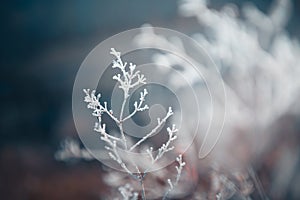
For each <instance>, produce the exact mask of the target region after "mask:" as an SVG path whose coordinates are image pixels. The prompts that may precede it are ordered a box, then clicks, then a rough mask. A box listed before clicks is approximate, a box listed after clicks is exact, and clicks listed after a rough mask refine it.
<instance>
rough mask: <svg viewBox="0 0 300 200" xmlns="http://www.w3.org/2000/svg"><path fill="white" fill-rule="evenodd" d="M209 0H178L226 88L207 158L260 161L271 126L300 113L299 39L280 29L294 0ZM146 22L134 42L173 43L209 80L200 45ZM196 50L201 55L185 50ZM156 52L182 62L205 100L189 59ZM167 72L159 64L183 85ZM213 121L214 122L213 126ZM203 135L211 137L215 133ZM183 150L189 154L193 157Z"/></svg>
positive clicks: (161, 58)
mask: <svg viewBox="0 0 300 200" xmlns="http://www.w3.org/2000/svg"><path fill="white" fill-rule="evenodd" d="M208 4H209V1H208V0H182V1H180V5H179V11H180V14H182V15H183V16H185V17H195V18H196V19H197V21H198V23H199V32H198V33H194V34H192V38H193V39H195V40H196V41H197V42H198V44H199V45H200V46H201V47H203V49H205V51H206V52H207V53H208V55H209V56H210V57H211V58H212V60H213V61H214V62H215V64H216V65H217V67H218V70H219V71H220V74H221V77H222V79H223V81H224V87H225V90H226V95H227V98H226V99H227V101H226V102H227V105H226V122H225V126H224V129H223V133H222V134H223V136H222V138H221V140H219V142H218V145H217V146H216V148H215V150H214V151H213V152H212V156H211V159H212V160H213V161H214V162H223V163H226V164H227V165H230V166H231V167H233V166H234V167H236V168H242V167H247V165H249V166H250V165H251V163H252V162H256V163H259V160H257V159H258V158H259V155H263V153H264V152H265V151H266V149H268V148H269V147H270V146H271V145H272V141H273V140H274V137H273V135H272V131H270V130H269V129H270V127H271V125H272V124H273V123H274V122H276V120H278V118H280V117H281V116H283V115H285V114H287V113H289V112H290V113H294V114H299V113H300V112H299V111H300V109H299V106H297V101H298V98H299V95H300V79H299V76H300V62H299V57H300V46H299V42H298V40H296V39H292V38H291V37H290V36H289V34H288V33H287V32H286V31H285V30H284V28H285V25H286V23H287V21H288V17H289V15H290V11H291V10H290V7H291V4H290V1H289V0H276V1H275V2H274V3H273V6H272V8H271V9H270V11H269V13H268V14H265V13H263V12H261V11H260V10H259V9H257V8H256V7H255V6H253V5H251V4H247V5H246V6H244V7H243V8H242V10H241V11H239V10H238V8H237V6H235V5H234V4H228V5H226V6H224V7H223V8H222V9H220V10H215V9H213V8H211V6H209V5H208ZM147 26H148V28H147V29H145V30H144V31H142V32H141V33H140V35H138V36H137V37H136V38H135V41H136V43H137V45H138V46H145V45H148V44H151V46H152V47H157V48H158V49H165V48H164V47H168V49H170V48H171V49H173V50H174V51H175V52H177V53H179V54H180V55H182V56H183V57H185V58H188V60H192V61H193V62H195V63H198V65H197V66H199V70H200V71H201V72H202V74H204V77H207V81H211V82H213V81H214V79H212V80H210V77H211V76H210V75H211V73H212V71H211V70H210V69H211V68H213V66H210V65H208V63H207V62H206V60H205V59H202V58H203V56H202V52H189V49H188V48H186V47H185V44H184V41H181V40H180V39H179V38H176V37H172V38H171V37H170V38H167V37H164V36H163V35H159V34H157V33H155V29H152V30H151V29H149V27H151V26H150V25H147ZM187 26H188V25H187ZM187 28H188V27H187ZM193 29H195V27H193ZM197 53H198V54H199V60H195V59H193V58H192V57H191V56H190V55H191V54H192V55H197ZM201 56H202V57H201ZM153 59H154V61H155V62H156V63H159V64H165V65H167V66H174V69H175V68H178V66H180V67H181V68H180V70H181V71H180V73H182V74H184V76H186V77H188V78H189V79H190V80H192V82H193V85H194V87H195V88H196V91H197V93H198V94H199V95H200V96H201V95H202V96H203V98H202V102H199V104H200V106H203V107H209V105H208V104H207V102H208V100H207V101H206V99H205V91H204V90H206V88H205V87H203V86H204V84H203V80H200V79H199V78H198V77H197V74H195V73H193V69H192V67H191V66H189V65H188V63H187V62H183V61H182V60H181V59H179V58H178V57H176V56H174V55H173V54H171V53H160V54H156V55H155V56H154V57H153ZM165 69H166V68H165ZM172 71H173V70H170V71H166V70H164V71H163V70H162V73H168V76H169V77H170V79H169V80H166V81H168V82H169V84H174V85H176V86H177V88H178V91H181V92H184V89H185V88H184V87H182V85H180V83H179V82H176V80H173V79H172V74H171V73H172ZM213 90H214V88H212V91H213ZM216 97H218V94H216ZM220 99H221V98H220ZM222 103H223V102H220V105H218V101H216V102H214V105H213V106H214V113H213V114H214V115H216V116H218V115H221V114H222V113H221V112H223V110H222V109H219V108H222ZM183 106H184V105H183ZM210 114H211V113H209V112H208V113H201V119H200V120H201V121H202V123H201V125H202V126H206V125H207V122H208V121H209V119H210ZM191 120H192V119H191ZM189 121H190V120H188V119H186V120H185V123H184V124H183V125H182V126H181V128H183V129H184V130H188V127H189V124H188V123H189ZM221 122H222V121H220V122H219V123H221ZM217 125H218V122H216V123H215V124H213V126H212V127H211V129H213V128H214V126H217ZM204 129H205V127H203V128H202V129H201V127H200V130H204ZM186 132H187V131H186ZM208 137H209V138H211V140H212V141H213V140H214V139H215V138H216V135H214V134H211V135H209V136H208ZM203 139H204V138H203V135H201V134H199V136H198V137H197V138H196V140H197V142H196V143H195V144H196V145H197V144H201V143H202V141H203ZM233 146H234V147H235V148H232V147H233ZM197 148H198V149H199V147H197ZM186 156H187V157H188V156H190V157H191V159H194V157H195V156H194V155H186ZM297 156H298V157H299V153H297V154H294V161H290V162H289V163H285V164H284V166H295V162H296V160H297ZM189 163H190V161H189ZM228 163H230V164H228ZM277 174H283V173H277ZM287 177H290V176H287ZM282 182H283V183H288V182H289V181H288V180H286V181H282ZM256 187H259V186H257V185H256ZM281 187H287V185H285V186H282V185H281ZM260 189H261V188H260ZM277 189H279V187H277ZM261 196H263V195H261ZM262 198H263V197H262Z"/></svg>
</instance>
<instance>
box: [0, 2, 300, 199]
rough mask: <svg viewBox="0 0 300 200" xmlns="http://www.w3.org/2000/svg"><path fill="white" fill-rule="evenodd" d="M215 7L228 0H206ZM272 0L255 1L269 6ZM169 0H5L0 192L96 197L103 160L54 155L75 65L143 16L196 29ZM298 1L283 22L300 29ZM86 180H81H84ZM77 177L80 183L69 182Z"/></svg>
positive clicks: (66, 132) (67, 115)
mask: <svg viewBox="0 0 300 200" xmlns="http://www.w3.org/2000/svg"><path fill="white" fill-rule="evenodd" d="M211 2H212V3H211V6H212V7H215V8H216V9H218V8H220V7H222V6H223V5H224V4H225V3H227V2H234V3H236V4H238V5H242V4H243V3H244V2H246V1H240V0H234V1H223V0H219V1H217V0H214V1H211ZM271 2H272V1H271V0H259V1H252V3H254V4H255V5H256V6H258V7H259V8H260V9H261V10H263V11H267V9H268V8H269V6H270V5H271ZM177 6H178V1H174V0H164V1H161V0H152V1H146V0H144V1H141V0H126V1H125V0H124V1H116V0H102V1H98V0H91V1H86V0H73V1H71V0H51V1H49V0H48V1H46V0H40V1H38V0H27V1H25V0H19V1H16V0H12V1H6V2H2V3H1V6H0V13H1V32H0V38H1V39H0V40H1V68H0V101H1V103H0V137H1V139H0V199H71V198H72V199H97V198H99V196H101V193H102V192H103V191H105V188H103V186H102V183H101V175H99V177H98V176H97V175H95V174H97V173H99V174H100V173H101V172H100V170H99V169H98V168H99V166H100V163H98V162H94V163H92V164H91V165H89V166H88V165H87V164H85V163H79V164H78V165H69V164H65V163H61V162H57V161H55V160H54V152H55V151H56V150H57V149H58V148H59V144H60V141H61V140H62V139H64V138H66V137H77V133H76V130H75V128H74V124H73V119H72V110H71V95H72V87H73V81H74V79H75V76H76V72H77V70H78V69H79V66H80V64H81V62H82V61H83V60H84V58H85V56H86V55H87V54H88V53H89V52H90V51H91V50H92V49H93V48H94V47H95V46H96V45H97V44H98V43H100V42H101V41H102V40H104V39H106V38H108V37H110V36H112V35H114V34H117V33H119V32H121V31H124V30H127V29H130V28H137V27H140V26H141V25H143V24H144V23H151V24H152V25H153V26H162V27H167V28H173V29H177V30H180V31H183V32H186V33H188V32H189V31H190V30H195V27H193V25H194V24H193V22H194V21H195V19H185V18H183V17H181V16H179V14H178V10H177ZM299 11H300V2H299V1H298V0H295V1H294V5H293V15H292V17H291V20H290V22H289V24H288V27H287V29H288V31H289V33H290V35H292V37H297V36H299V33H300V31H299V27H300V22H299V19H300V18H299V13H300V12H299ZM85 180H86V181H85ZM74 183H78V184H74Z"/></svg>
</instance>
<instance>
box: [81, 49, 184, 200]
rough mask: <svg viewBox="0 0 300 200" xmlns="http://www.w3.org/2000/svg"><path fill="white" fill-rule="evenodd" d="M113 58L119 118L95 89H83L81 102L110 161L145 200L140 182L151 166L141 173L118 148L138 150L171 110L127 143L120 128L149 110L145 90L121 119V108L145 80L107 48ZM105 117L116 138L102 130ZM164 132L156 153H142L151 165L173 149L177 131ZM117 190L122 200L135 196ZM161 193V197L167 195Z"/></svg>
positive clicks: (178, 160) (180, 160)
mask: <svg viewBox="0 0 300 200" xmlns="http://www.w3.org/2000/svg"><path fill="white" fill-rule="evenodd" d="M110 53H111V54H112V55H113V56H115V58H116V59H115V60H113V64H112V68H113V69H118V70H119V72H120V73H118V74H116V75H114V76H113V77H112V78H113V79H114V80H116V81H117V83H118V85H119V86H118V87H119V89H121V90H122V91H123V101H122V105H121V110H120V115H119V116H115V114H114V112H113V111H112V110H110V109H109V108H108V105H107V102H103V103H101V102H100V98H101V94H96V91H95V90H92V91H91V90H90V89H84V90H83V91H84V93H85V98H84V101H85V102H86V103H87V108H89V109H91V110H92V111H93V112H92V115H93V116H95V117H96V118H97V122H95V126H94V131H96V132H98V133H100V135H101V140H102V141H104V142H105V149H106V150H107V152H108V155H109V157H110V158H111V159H112V160H114V161H115V162H116V163H118V164H119V166H120V167H121V168H122V169H123V170H124V171H125V172H126V173H127V174H129V175H130V176H131V177H133V178H134V179H136V180H138V181H139V183H140V186H141V188H142V189H141V190H142V194H141V195H142V198H143V199H146V194H145V186H144V179H145V177H146V175H147V174H148V172H149V170H151V166H148V168H147V169H145V170H144V171H141V169H140V167H139V166H138V164H137V163H135V162H133V161H132V159H130V158H128V157H127V156H124V155H123V154H121V153H120V149H122V150H125V151H129V152H137V151H136V150H137V148H139V147H140V146H141V145H142V143H144V142H145V141H146V140H147V139H149V138H150V137H152V136H153V135H155V134H156V133H157V132H158V130H159V129H160V128H161V127H162V126H163V125H164V124H165V123H166V122H167V120H168V118H170V117H171V116H172V115H173V111H172V108H171V107H169V109H168V111H167V114H166V115H165V116H164V117H163V118H158V119H157V125H156V126H155V127H154V128H153V129H152V130H151V131H150V132H149V133H148V134H146V135H145V136H144V137H142V138H141V139H140V140H138V141H137V142H136V143H135V144H131V143H132V141H131V140H130V139H129V138H128V136H126V135H125V131H124V129H123V123H124V122H126V120H128V119H130V118H131V117H133V116H134V115H135V114H136V113H137V112H142V111H145V110H147V109H149V107H148V105H144V102H145V98H146V96H147V95H148V91H147V90H146V89H144V90H143V91H142V92H140V98H139V101H135V102H134V110H133V112H131V113H130V114H128V115H127V116H124V115H123V114H124V109H125V105H126V103H127V101H128V98H129V97H130V95H131V94H132V91H133V90H134V88H136V87H137V86H140V85H143V84H145V83H146V78H145V77H144V75H143V74H141V72H140V71H138V70H136V65H135V64H133V63H129V65H127V62H123V60H122V58H121V53H120V52H117V51H116V50H115V49H114V48H112V49H111V52H110ZM104 114H106V115H108V116H109V117H110V118H111V119H112V120H113V121H114V122H115V123H116V125H117V126H118V128H119V132H120V135H119V136H117V135H112V134H110V133H109V132H108V130H107V129H106V124H105V123H103V122H102V116H103V115H104ZM167 132H168V140H167V141H166V142H165V143H163V144H162V146H161V147H160V148H159V149H158V152H157V153H156V154H155V153H154V152H153V147H149V148H148V149H147V150H146V153H147V155H148V156H149V159H150V160H151V164H152V165H155V164H156V163H157V161H158V160H160V159H162V157H163V156H164V155H165V154H166V153H167V152H169V151H171V150H173V149H174V146H173V142H174V140H176V139H177V135H176V134H177V132H178V129H177V128H176V126H175V124H173V125H172V127H168V128H167ZM130 162H131V163H133V165H134V168H135V171H133V170H132V169H131V168H130V167H128V165H129V163H130ZM177 162H178V163H179V166H178V167H176V169H177V178H176V181H175V182H174V184H172V182H171V180H170V179H168V183H169V184H170V186H172V187H171V188H170V189H169V190H168V191H169V192H170V191H171V190H172V189H173V188H174V187H175V186H176V185H177V183H178V181H179V178H180V176H181V171H182V168H183V166H184V165H185V163H184V162H183V161H182V156H181V155H179V157H178V158H177ZM119 191H120V192H121V194H122V196H123V198H124V199H130V198H131V199H132V198H134V197H135V195H134V194H135V193H134V194H132V193H131V190H129V188H128V187H120V188H119ZM169 192H168V193H169ZM168 193H166V194H165V197H166V196H167V195H168ZM133 196H134V197H133Z"/></svg>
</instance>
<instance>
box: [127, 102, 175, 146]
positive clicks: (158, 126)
mask: <svg viewBox="0 0 300 200" xmlns="http://www.w3.org/2000/svg"><path fill="white" fill-rule="evenodd" d="M173 114H174V113H173V111H172V108H171V107H169V110H168V113H167V115H166V116H165V117H164V118H163V119H162V120H160V119H158V124H157V126H156V127H155V128H154V129H152V131H150V133H148V134H147V135H145V136H144V137H143V138H142V139H140V140H139V141H138V142H137V143H135V144H134V145H133V146H132V147H130V149H129V150H130V151H132V150H133V149H135V148H136V147H137V146H139V145H140V144H141V143H142V142H144V141H145V140H147V139H148V138H149V137H151V136H152V135H154V134H155V133H156V131H157V130H158V129H159V128H160V127H161V126H162V125H163V124H164V123H165V122H166V121H167V119H168V118H169V117H170V116H172V115H173Z"/></svg>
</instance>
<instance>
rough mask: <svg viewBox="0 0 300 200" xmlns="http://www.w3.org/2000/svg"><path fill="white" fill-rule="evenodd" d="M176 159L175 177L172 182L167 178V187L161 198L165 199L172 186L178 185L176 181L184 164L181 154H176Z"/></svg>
mask: <svg viewBox="0 0 300 200" xmlns="http://www.w3.org/2000/svg"><path fill="white" fill-rule="evenodd" d="M176 161H177V163H178V166H175V168H176V171H177V175H176V179H175V182H174V183H173V182H172V181H171V179H168V184H169V189H168V190H167V191H166V193H165V195H164V197H163V200H164V199H166V198H167V197H168V195H169V193H170V192H171V191H172V190H173V189H174V187H176V185H178V182H179V180H180V177H181V173H182V169H183V167H184V166H185V162H183V161H182V155H181V154H179V155H178V157H177V158H176Z"/></svg>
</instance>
